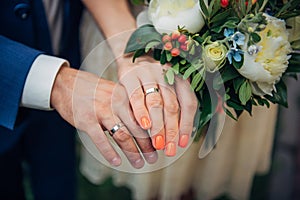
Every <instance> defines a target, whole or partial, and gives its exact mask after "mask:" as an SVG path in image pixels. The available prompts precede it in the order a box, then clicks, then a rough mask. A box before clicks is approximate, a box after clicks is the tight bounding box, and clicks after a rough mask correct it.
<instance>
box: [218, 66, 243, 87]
mask: <svg viewBox="0 0 300 200" xmlns="http://www.w3.org/2000/svg"><path fill="white" fill-rule="evenodd" d="M239 76H240V74H239V73H238V72H237V71H236V70H235V69H234V68H230V67H225V68H224V70H223V71H222V72H221V74H220V75H218V76H216V77H215V78H214V81H213V87H214V89H216V90H219V89H220V87H221V85H222V84H224V83H226V82H227V81H230V80H232V79H235V78H237V77H239Z"/></svg>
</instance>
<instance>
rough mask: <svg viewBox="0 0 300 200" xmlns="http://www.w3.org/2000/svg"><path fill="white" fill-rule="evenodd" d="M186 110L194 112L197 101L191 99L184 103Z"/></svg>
mask: <svg viewBox="0 0 300 200" xmlns="http://www.w3.org/2000/svg"><path fill="white" fill-rule="evenodd" d="M185 106H186V109H188V110H191V111H195V110H197V106H198V102H197V100H194V99H191V100H189V101H187V102H186V103H185Z"/></svg>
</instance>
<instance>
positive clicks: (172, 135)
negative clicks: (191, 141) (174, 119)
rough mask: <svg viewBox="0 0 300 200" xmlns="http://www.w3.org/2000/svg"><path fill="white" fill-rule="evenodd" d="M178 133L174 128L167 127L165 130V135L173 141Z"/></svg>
mask: <svg viewBox="0 0 300 200" xmlns="http://www.w3.org/2000/svg"><path fill="white" fill-rule="evenodd" d="M178 135H179V132H178V130H175V129H169V130H168V131H167V137H168V138H169V139H170V140H171V141H174V140H175V139H176V138H177V136H178Z"/></svg>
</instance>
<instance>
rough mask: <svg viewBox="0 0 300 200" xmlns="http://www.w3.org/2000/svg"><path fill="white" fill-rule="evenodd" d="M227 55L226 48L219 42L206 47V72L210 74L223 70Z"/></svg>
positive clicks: (204, 52)
mask: <svg viewBox="0 0 300 200" xmlns="http://www.w3.org/2000/svg"><path fill="white" fill-rule="evenodd" d="M226 53H227V48H226V46H225V45H223V44H220V43H218V42H214V43H211V44H208V45H206V46H204V48H203V53H202V59H203V62H204V65H205V67H206V70H207V71H209V72H215V71H217V70H219V69H221V67H223V66H224V64H225V61H226Z"/></svg>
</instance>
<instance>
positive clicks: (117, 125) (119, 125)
mask: <svg viewBox="0 0 300 200" xmlns="http://www.w3.org/2000/svg"><path fill="white" fill-rule="evenodd" d="M122 126H124V124H123V123H122V122H119V123H117V124H115V125H114V126H113V127H112V129H110V133H111V136H113V135H114V134H115V133H116V132H117V131H118V130H119V129H120V128H121V127H122Z"/></svg>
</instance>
